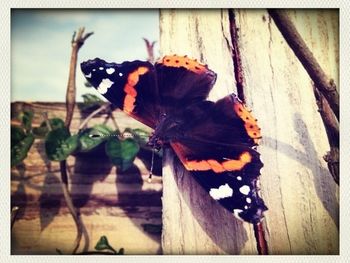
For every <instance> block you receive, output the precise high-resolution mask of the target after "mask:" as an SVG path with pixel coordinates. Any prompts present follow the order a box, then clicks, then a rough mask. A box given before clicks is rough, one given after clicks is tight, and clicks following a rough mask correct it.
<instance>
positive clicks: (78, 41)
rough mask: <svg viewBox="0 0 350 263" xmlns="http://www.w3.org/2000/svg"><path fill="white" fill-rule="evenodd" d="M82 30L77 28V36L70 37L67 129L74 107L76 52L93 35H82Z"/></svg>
mask: <svg viewBox="0 0 350 263" xmlns="http://www.w3.org/2000/svg"><path fill="white" fill-rule="evenodd" d="M84 30H85V29H84V27H82V28H79V30H78V34H76V32H74V34H73V37H72V53H71V59H70V66H69V77H68V85H67V93H66V107H67V115H66V120H65V125H66V127H67V128H68V129H69V126H70V123H71V121H72V117H73V111H74V107H75V93H76V87H75V75H76V68H77V60H78V52H79V49H80V48H81V47H82V45H83V44H84V42H85V40H86V39H87V38H88V37H89V36H91V35H92V34H93V33H92V32H90V33H87V34H85V35H84Z"/></svg>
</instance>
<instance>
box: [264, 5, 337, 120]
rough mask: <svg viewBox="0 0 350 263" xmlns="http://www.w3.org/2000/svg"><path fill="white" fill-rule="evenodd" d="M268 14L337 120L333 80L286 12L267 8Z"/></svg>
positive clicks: (335, 92) (335, 90) (335, 91)
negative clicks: (327, 74)
mask: <svg viewBox="0 0 350 263" xmlns="http://www.w3.org/2000/svg"><path fill="white" fill-rule="evenodd" d="M268 12H269V14H270V16H271V17H272V18H273V20H274V21H275V24H276V26H277V27H278V28H279V30H280V32H281V33H282V35H283V36H284V38H285V40H286V41H287V43H288V45H289V46H290V47H291V49H292V50H293V52H294V53H295V55H296V56H297V58H298V59H299V60H300V62H301V64H302V65H303V66H304V68H305V70H306V71H307V73H308V74H309V76H310V78H311V79H312V80H313V82H314V83H315V87H316V88H317V89H318V90H319V91H320V92H321V93H322V94H323V96H324V97H325V98H326V100H327V101H328V103H329V106H330V107H331V109H332V111H333V112H334V114H335V116H336V117H337V119H338V120H339V93H338V90H337V88H336V85H335V83H334V80H332V79H329V78H328V77H327V76H326V74H325V72H324V71H323V70H322V68H321V66H320V65H319V63H318V62H317V60H316V59H315V57H314V56H313V54H312V52H311V51H310V49H309V48H308V47H307V45H306V43H305V42H304V40H303V38H302V37H301V36H300V34H299V33H298V31H297V29H296V28H295V26H294V24H293V23H292V21H291V20H290V19H289V17H288V15H287V13H286V12H285V11H282V10H278V9H268Z"/></svg>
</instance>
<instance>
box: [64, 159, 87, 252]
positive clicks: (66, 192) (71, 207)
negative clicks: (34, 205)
mask: <svg viewBox="0 0 350 263" xmlns="http://www.w3.org/2000/svg"><path fill="white" fill-rule="evenodd" d="M60 171H61V187H62V191H63V196H64V199H65V201H66V204H67V207H68V210H69V212H70V213H71V215H72V217H73V219H74V223H75V225H76V227H77V236H76V238H75V241H74V246H73V252H72V254H75V253H76V251H77V249H78V248H79V244H80V241H81V237H82V234H83V224H82V222H81V219H80V217H79V215H78V213H77V212H76V210H75V207H74V204H73V201H72V198H71V196H70V194H69V190H68V175H67V162H66V160H64V161H61V162H60Z"/></svg>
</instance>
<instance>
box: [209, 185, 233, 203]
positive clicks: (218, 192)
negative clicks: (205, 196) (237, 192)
mask: <svg viewBox="0 0 350 263" xmlns="http://www.w3.org/2000/svg"><path fill="white" fill-rule="evenodd" d="M209 194H210V196H211V197H212V198H214V199H215V200H219V199H221V198H226V197H230V196H232V194H233V190H232V188H231V187H230V186H229V185H228V184H225V185H221V186H220V187H219V188H211V189H210V191H209Z"/></svg>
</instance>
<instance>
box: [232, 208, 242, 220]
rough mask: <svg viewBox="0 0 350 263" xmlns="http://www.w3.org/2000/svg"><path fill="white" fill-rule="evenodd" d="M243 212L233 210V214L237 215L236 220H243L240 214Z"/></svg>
mask: <svg viewBox="0 0 350 263" xmlns="http://www.w3.org/2000/svg"><path fill="white" fill-rule="evenodd" d="M241 212H243V210H241V209H233V214H234V215H235V217H236V218H238V219H240V220H242V218H241V217H240V216H239V213H241Z"/></svg>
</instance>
